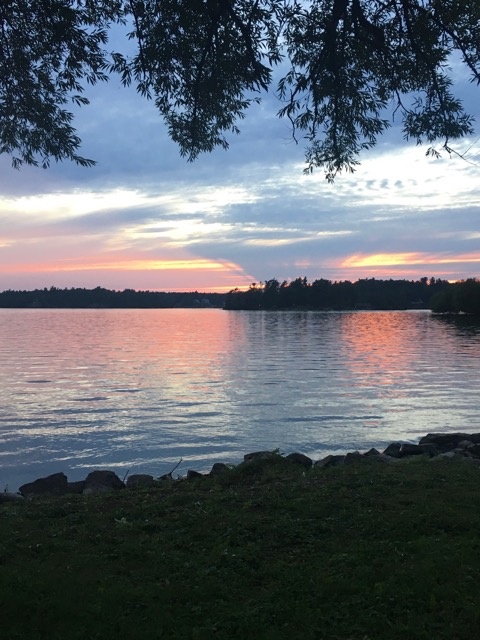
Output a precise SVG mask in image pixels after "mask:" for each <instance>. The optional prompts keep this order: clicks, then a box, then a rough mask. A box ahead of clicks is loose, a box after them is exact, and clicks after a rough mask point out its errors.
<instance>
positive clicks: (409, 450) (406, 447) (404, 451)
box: [398, 442, 425, 458]
mask: <svg viewBox="0 0 480 640" xmlns="http://www.w3.org/2000/svg"><path fill="white" fill-rule="evenodd" d="M424 453H425V449H424V448H423V447H422V446H420V445H418V444H410V443H408V442H405V443H403V444H402V445H401V446H400V450H399V452H398V454H399V455H398V457H399V458H405V457H406V456H422V455H423V454H424Z"/></svg>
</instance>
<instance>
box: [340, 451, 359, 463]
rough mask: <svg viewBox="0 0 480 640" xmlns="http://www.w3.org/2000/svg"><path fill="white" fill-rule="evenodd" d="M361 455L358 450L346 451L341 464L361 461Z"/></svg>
mask: <svg viewBox="0 0 480 640" xmlns="http://www.w3.org/2000/svg"><path fill="white" fill-rule="evenodd" d="M363 459H364V458H363V456H362V454H361V453H360V452H359V451H351V452H350V453H347V455H346V456H345V458H344V460H343V464H356V463H358V462H362V461H363Z"/></svg>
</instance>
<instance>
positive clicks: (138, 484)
mask: <svg viewBox="0 0 480 640" xmlns="http://www.w3.org/2000/svg"><path fill="white" fill-rule="evenodd" d="M154 486H155V480H154V479H153V476H150V475H148V474H146V473H134V474H133V475H131V476H129V477H128V478H127V484H126V487H127V489H146V488H148V487H154Z"/></svg>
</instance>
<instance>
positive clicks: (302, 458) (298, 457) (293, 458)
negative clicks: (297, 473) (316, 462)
mask: <svg viewBox="0 0 480 640" xmlns="http://www.w3.org/2000/svg"><path fill="white" fill-rule="evenodd" d="M285 459H286V460H290V462H294V463H295V464H299V465H301V466H302V467H305V468H306V469H310V467H311V466H312V464H313V460H312V459H311V458H309V457H308V456H306V455H304V454H303V453H296V452H295V453H289V454H288V456H286V457H285Z"/></svg>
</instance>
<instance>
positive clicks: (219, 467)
mask: <svg viewBox="0 0 480 640" xmlns="http://www.w3.org/2000/svg"><path fill="white" fill-rule="evenodd" d="M229 471H230V467H229V466H228V464H225V463H224V462H215V464H214V465H213V467H212V468H211V470H210V475H211V476H221V475H224V474H225V473H228V472H229Z"/></svg>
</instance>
